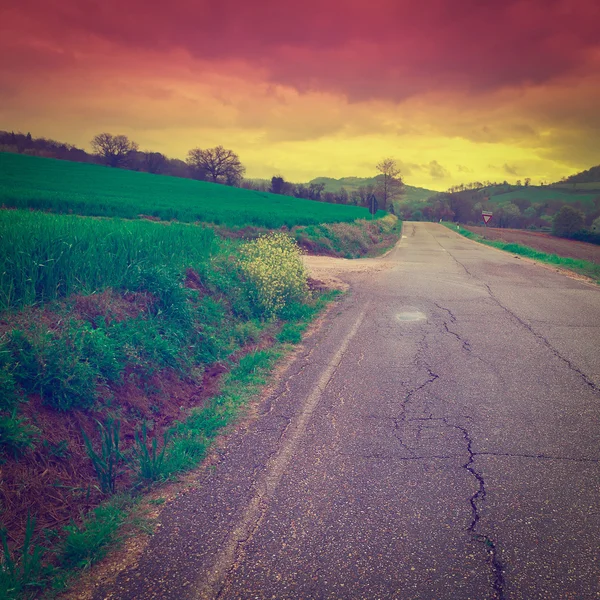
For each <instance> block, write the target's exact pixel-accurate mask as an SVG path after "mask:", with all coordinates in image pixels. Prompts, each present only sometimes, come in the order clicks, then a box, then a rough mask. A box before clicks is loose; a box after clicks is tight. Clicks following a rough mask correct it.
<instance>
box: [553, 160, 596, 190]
mask: <svg viewBox="0 0 600 600" xmlns="http://www.w3.org/2000/svg"><path fill="white" fill-rule="evenodd" d="M564 183H594V184H596V185H597V188H594V189H600V165H597V166H595V167H592V168H591V169H588V170H587V171H581V173H576V174H575V175H571V176H570V177H567V178H566V179H565V180H564V181H561V182H557V183H556V184H554V185H561V184H564Z"/></svg>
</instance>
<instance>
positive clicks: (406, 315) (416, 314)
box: [396, 310, 427, 323]
mask: <svg viewBox="0 0 600 600" xmlns="http://www.w3.org/2000/svg"><path fill="white" fill-rule="evenodd" d="M396 319H398V321H401V322H402V323H406V322H408V321H426V320H427V315H426V314H425V313H423V312H421V311H420V310H405V311H402V312H399V313H398V314H397V315H396Z"/></svg>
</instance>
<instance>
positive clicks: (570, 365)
mask: <svg viewBox="0 0 600 600" xmlns="http://www.w3.org/2000/svg"><path fill="white" fill-rule="evenodd" d="M482 284H483V285H484V286H485V288H486V289H487V291H488V294H489V296H490V298H491V299H492V300H493V301H494V302H495V303H496V304H497V305H498V306H499V307H500V308H501V309H502V310H504V311H505V312H506V313H507V314H508V315H509V316H510V317H512V319H513V320H515V321H516V322H517V323H519V324H520V325H521V326H522V327H524V328H525V329H527V331H529V332H530V333H531V334H532V335H533V336H535V337H536V338H537V339H538V340H539V341H540V342H542V344H544V346H546V347H547V348H548V350H550V352H552V354H554V356H556V358H558V359H559V360H561V361H562V362H564V363H565V365H567V367H568V368H569V369H570V370H571V371H573V372H574V373H576V374H577V375H579V376H580V377H581V378H582V379H583V381H584V382H585V383H586V385H588V386H589V387H590V388H591V389H592V390H594V391H595V392H600V388H599V387H598V386H597V385H596V384H595V383H594V382H593V381H592V380H591V379H590V378H589V377H588V376H587V375H586V374H585V373H584V372H583V371H582V370H581V369H579V368H578V367H576V366H575V365H574V364H573V363H572V362H571V361H570V360H569V359H568V358H566V357H564V356H563V355H562V354H561V353H560V352H559V351H558V350H557V349H556V348H555V347H554V346H553V345H552V344H551V343H550V342H549V341H548V340H547V339H546V338H545V337H544V336H543V335H542V334H541V333H538V332H537V331H536V330H535V329H534V328H533V327H532V326H531V325H530V324H529V323H527V322H526V321H524V320H523V319H521V317H519V316H518V315H517V314H515V313H514V312H513V311H512V310H510V308H508V307H506V306H504V304H502V302H500V300H498V298H497V297H496V295H495V294H494V292H493V291H492V288H491V287H490V286H489V284H487V283H485V282H482Z"/></svg>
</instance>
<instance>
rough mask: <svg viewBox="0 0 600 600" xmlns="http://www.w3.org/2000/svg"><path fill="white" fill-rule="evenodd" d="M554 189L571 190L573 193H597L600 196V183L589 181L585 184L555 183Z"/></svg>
mask: <svg viewBox="0 0 600 600" xmlns="http://www.w3.org/2000/svg"><path fill="white" fill-rule="evenodd" d="M551 187H552V188H554V189H559V190H571V191H575V192H578V191H581V190H584V191H590V190H591V191H596V192H598V193H599V194H600V181H596V182H593V181H591V182H590V181H588V182H585V183H553V184H552V186H551Z"/></svg>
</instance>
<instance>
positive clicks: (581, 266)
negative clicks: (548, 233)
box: [444, 223, 600, 283]
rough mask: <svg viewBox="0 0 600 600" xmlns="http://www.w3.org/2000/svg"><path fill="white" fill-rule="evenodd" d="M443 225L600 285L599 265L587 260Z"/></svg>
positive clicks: (494, 246)
mask: <svg viewBox="0 0 600 600" xmlns="http://www.w3.org/2000/svg"><path fill="white" fill-rule="evenodd" d="M444 225H445V226H446V227H448V228H449V229H452V230H453V231H457V232H458V233H460V234H461V235H462V236H464V237H466V238H469V239H471V240H474V241H476V242H479V243H481V244H485V245H486V246H491V247H492V248H498V249H499V250H504V251H505V252H510V253H511V254H517V255H519V256H524V257H526V258H531V259H532V260H537V261H539V262H543V263H546V264H549V265H555V266H557V267H562V268H564V269H569V270H570V271H574V272H575V273H579V274H581V275H585V276H586V277H590V278H592V279H594V280H595V281H596V282H598V283H600V265H598V264H596V263H593V262H590V261H587V260H579V259H576V258H570V257H567V256H559V255H558V254H548V253H546V252H540V251H539V250H536V249H535V248H530V247H529V246H523V245H521V244H515V243H510V242H502V241H500V240H486V239H485V238H483V237H482V236H480V235H478V234H476V233H473V232H472V231H469V230H468V229H463V228H462V227H461V228H460V229H458V230H457V229H456V224H455V223H444Z"/></svg>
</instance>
